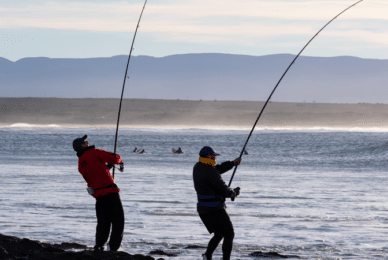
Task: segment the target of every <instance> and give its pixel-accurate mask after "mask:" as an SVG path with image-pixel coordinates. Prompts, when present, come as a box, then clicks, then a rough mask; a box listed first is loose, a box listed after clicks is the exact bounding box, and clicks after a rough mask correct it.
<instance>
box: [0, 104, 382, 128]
mask: <svg viewBox="0 0 388 260" xmlns="http://www.w3.org/2000/svg"><path fill="white" fill-rule="evenodd" d="M119 102H120V100H119V99H108V98H107V99H61V98H0V125H1V126H11V125H15V124H21V123H24V124H33V125H51V124H54V125H59V126H63V127H72V126H86V127H99V126H105V127H115V126H116V123H117V113H118V108H119ZM263 105H264V102H254V101H216V100H214V101H201V100H199V101H191V100H156V99H124V100H123V104H122V113H121V119H120V126H122V127H172V128H174V127H177V128H230V129H234V128H237V129H238V128H243V129H245V128H251V127H252V125H253V123H254V122H255V120H256V118H257V116H258V115H259V113H260V111H261V109H262V107H263ZM258 128H280V129H281V128H297V129H299V128H378V129H388V105H386V104H365V103H362V104H361V103H359V104H328V103H281V102H271V103H269V104H268V106H267V108H266V109H265V111H264V113H263V115H262V117H261V119H260V121H259V124H258Z"/></svg>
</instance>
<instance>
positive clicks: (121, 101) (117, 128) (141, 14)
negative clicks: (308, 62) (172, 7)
mask: <svg viewBox="0 0 388 260" xmlns="http://www.w3.org/2000/svg"><path fill="white" fill-rule="evenodd" d="M146 4H147V0H145V2H144V5H143V9H142V10H141V13H140V17H139V21H138V22H137V26H136V30H135V34H134V35H133V39H132V45H131V50H130V51H129V56H128V62H127V68H126V69H125V75H124V82H123V89H122V91H121V98H120V105H119V113H118V116H117V126H116V136H115V147H114V153H116V149H117V137H118V134H119V124H120V115H121V105H122V103H123V96H124V88H125V81H126V79H127V74H128V67H129V61H130V60H131V55H132V51H133V44H134V43H135V39H136V34H137V30H138V29H139V27H140V26H139V24H140V20H141V17H142V16H143V12H144V9H145V6H146ZM112 176H113V179H114V178H115V168H113V171H112Z"/></svg>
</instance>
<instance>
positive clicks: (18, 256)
mask: <svg viewBox="0 0 388 260" xmlns="http://www.w3.org/2000/svg"><path fill="white" fill-rule="evenodd" d="M198 247H200V246H196V245H192V246H188V247H186V249H190V248H193V249H197V248H198ZM201 248H202V247H201ZM148 254H149V255H140V254H136V255H131V254H128V253H126V252H123V251H118V252H106V251H94V250H93V248H91V247H87V246H85V245H81V244H78V243H61V244H50V243H43V242H40V241H35V240H30V239H28V238H18V237H14V236H6V235H3V234H0V259H4V260H8V259H9V260H27V259H28V260H30V259H31V260H53V259H55V260H70V259H71V260H74V259H82V260H164V259H165V258H163V257H172V258H174V257H179V254H175V253H168V252H164V251H162V250H154V251H150V252H149V253H148ZM249 256H250V257H260V258H263V257H264V258H265V259H284V258H293V259H297V258H300V257H299V256H295V255H281V254H279V253H276V252H268V253H265V252H261V251H257V252H252V253H251V254H249ZM155 257H156V258H155Z"/></svg>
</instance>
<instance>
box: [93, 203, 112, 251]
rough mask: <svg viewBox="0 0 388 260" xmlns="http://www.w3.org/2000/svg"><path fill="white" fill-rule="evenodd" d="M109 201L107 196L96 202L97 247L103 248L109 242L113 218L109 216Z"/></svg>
mask: <svg viewBox="0 0 388 260" xmlns="http://www.w3.org/2000/svg"><path fill="white" fill-rule="evenodd" d="M108 207H109V201H108V199H107V198H105V196H103V197H100V198H97V200H96V215H97V228H96V247H102V246H104V245H105V243H106V241H108V237H109V232H110V225H111V217H110V214H109V208H108Z"/></svg>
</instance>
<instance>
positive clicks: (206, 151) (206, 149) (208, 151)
mask: <svg viewBox="0 0 388 260" xmlns="http://www.w3.org/2000/svg"><path fill="white" fill-rule="evenodd" d="M208 155H215V156H218V155H220V154H219V153H216V150H214V149H213V147H210V146H204V147H203V148H202V149H201V151H200V152H199V156H200V157H206V156H208Z"/></svg>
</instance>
